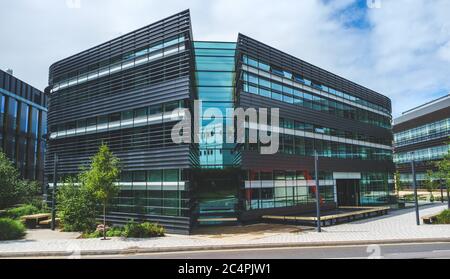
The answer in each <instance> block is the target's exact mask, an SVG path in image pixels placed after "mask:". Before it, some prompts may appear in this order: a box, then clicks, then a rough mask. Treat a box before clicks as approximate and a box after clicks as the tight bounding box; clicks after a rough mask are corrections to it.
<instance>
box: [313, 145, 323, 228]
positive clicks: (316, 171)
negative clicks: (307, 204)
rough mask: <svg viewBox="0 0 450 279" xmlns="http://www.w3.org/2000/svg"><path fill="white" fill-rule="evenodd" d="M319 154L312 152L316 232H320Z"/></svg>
mask: <svg viewBox="0 0 450 279" xmlns="http://www.w3.org/2000/svg"><path fill="white" fill-rule="evenodd" d="M318 164H319V154H318V153H317V150H315V151H314V169H315V174H316V211H317V216H316V217H317V218H316V219H317V232H322V228H321V221H320V193H319V167H318Z"/></svg>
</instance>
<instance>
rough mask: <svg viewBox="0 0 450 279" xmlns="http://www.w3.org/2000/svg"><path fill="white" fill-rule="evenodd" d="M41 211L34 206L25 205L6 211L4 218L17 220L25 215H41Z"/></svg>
mask: <svg viewBox="0 0 450 279" xmlns="http://www.w3.org/2000/svg"><path fill="white" fill-rule="evenodd" d="M41 212H42V211H41V210H40V209H39V208H37V207H36V206H34V205H31V204H26V205H22V206H19V207H16V208H11V209H8V210H7V211H6V213H5V217H7V218H11V219H19V218H20V217H22V216H25V215H33V214H38V213H41Z"/></svg>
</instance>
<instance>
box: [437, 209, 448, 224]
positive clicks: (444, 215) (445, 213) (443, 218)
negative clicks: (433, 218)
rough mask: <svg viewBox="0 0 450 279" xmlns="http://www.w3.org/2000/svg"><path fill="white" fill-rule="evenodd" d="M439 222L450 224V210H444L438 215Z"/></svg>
mask: <svg viewBox="0 0 450 279" xmlns="http://www.w3.org/2000/svg"><path fill="white" fill-rule="evenodd" d="M437 224H450V210H444V211H443V212H442V213H441V214H439V215H438V216H437Z"/></svg>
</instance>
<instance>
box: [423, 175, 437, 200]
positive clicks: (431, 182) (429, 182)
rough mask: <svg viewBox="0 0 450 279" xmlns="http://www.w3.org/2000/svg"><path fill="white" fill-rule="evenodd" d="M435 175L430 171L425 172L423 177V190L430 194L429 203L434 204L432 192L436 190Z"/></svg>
mask: <svg viewBox="0 0 450 279" xmlns="http://www.w3.org/2000/svg"><path fill="white" fill-rule="evenodd" d="M437 182H438V181H437V180H436V174H435V173H434V172H433V171H432V170H427V174H426V176H425V188H426V189H427V191H428V192H430V201H431V202H434V196H433V191H434V190H435V189H436V188H437V186H438V185H437Z"/></svg>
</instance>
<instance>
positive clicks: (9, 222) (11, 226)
mask: <svg viewBox="0 0 450 279" xmlns="http://www.w3.org/2000/svg"><path fill="white" fill-rule="evenodd" d="M24 236H25V226H24V225H23V224H22V223H21V222H19V221H16V220H13V219H10V218H2V219H0V240H15V239H21V238H23V237H24Z"/></svg>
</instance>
